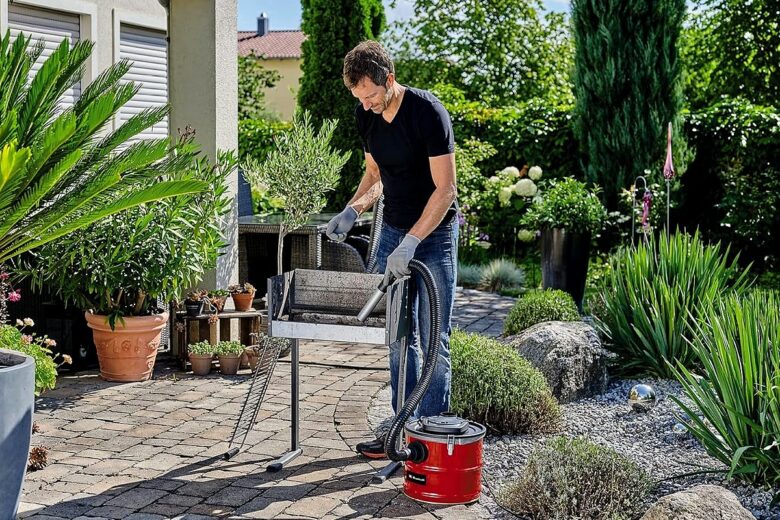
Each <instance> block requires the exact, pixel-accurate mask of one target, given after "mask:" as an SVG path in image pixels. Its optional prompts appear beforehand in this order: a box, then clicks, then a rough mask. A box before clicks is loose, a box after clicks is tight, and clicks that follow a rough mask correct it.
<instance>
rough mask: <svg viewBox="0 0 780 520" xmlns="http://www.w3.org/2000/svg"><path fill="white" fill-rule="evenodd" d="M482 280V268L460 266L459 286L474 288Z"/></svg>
mask: <svg viewBox="0 0 780 520" xmlns="http://www.w3.org/2000/svg"><path fill="white" fill-rule="evenodd" d="M480 280H482V268H481V267H480V266H478V265H471V264H458V285H461V286H463V287H469V288H474V287H477V286H478V285H479V282H480Z"/></svg>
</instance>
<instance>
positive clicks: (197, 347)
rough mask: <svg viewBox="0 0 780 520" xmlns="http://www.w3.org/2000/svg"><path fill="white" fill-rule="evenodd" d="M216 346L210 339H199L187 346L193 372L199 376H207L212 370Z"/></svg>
mask: <svg viewBox="0 0 780 520" xmlns="http://www.w3.org/2000/svg"><path fill="white" fill-rule="evenodd" d="M215 350H216V348H215V347H214V345H212V344H211V343H209V342H208V341H199V342H197V343H193V344H192V345H189V346H188V347H187V352H188V353H189V358H190V364H191V365H192V373H193V374H195V375H197V376H206V375H208V374H209V372H211V362H212V360H213V359H214V351H215Z"/></svg>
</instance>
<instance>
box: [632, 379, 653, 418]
mask: <svg viewBox="0 0 780 520" xmlns="http://www.w3.org/2000/svg"><path fill="white" fill-rule="evenodd" d="M655 403H656V398H655V390H653V387H652V386H650V385H634V386H632V387H631V390H630V391H629V392H628V404H629V405H631V408H632V409H633V410H636V411H637V412H646V411H648V410H650V409H651V408H652V407H653V406H655Z"/></svg>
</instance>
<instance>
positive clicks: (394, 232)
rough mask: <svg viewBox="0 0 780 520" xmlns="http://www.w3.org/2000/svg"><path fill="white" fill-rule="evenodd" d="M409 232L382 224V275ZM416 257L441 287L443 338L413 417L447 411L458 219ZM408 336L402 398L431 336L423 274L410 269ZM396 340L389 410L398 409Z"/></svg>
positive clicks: (426, 242) (392, 349) (379, 259)
mask: <svg viewBox="0 0 780 520" xmlns="http://www.w3.org/2000/svg"><path fill="white" fill-rule="evenodd" d="M407 232H408V230H403V229H398V228H395V227H393V226H391V225H389V224H387V223H383V224H382V233H381V235H380V237H379V249H378V251H377V268H378V272H380V273H384V272H385V268H386V266H387V257H388V256H390V253H392V252H393V250H394V249H395V248H396V247H397V246H398V244H400V243H401V241H402V240H403V238H404V236H406V233H407ZM414 258H415V259H417V260H419V261H421V262H422V263H424V264H425V265H426V266H427V267H428V269H430V271H431V274H432V275H433V279H434V282H435V283H436V286H437V288H438V291H439V298H440V302H439V304H440V306H441V341H440V345H439V357H438V360H437V362H436V369H435V371H434V375H433V379H432V380H431V385H430V386H429V387H428V391H427V392H426V394H425V396H424V397H423V399H422V401H421V402H420V404H419V406H418V408H417V410H416V412H415V414H414V417H430V416H433V415H439V414H441V413H442V412H446V411H449V408H450V384H451V381H452V364H451V362H450V334H451V333H452V323H451V318H452V306H453V303H454V300H455V282H456V273H457V268H458V219H457V218H454V217H453V218H450V219H449V220H448V221H445V222H443V223H442V224H440V225H439V227H437V228H436V229H435V230H434V231H433V233H431V234H430V235H428V236H427V237H426V238H425V240H423V241H422V242H421V243H420V245H418V246H417V249H416V251H415V254H414ZM412 279H413V283H412V293H411V297H412V335H411V337H410V338H409V342H408V347H409V349H408V355H407V358H406V359H407V363H406V398H407V399H408V398H409V394H411V393H412V390H414V386H415V385H416V384H417V380H418V379H419V377H420V375H421V374H420V372H421V370H422V365H423V363H424V362H425V356H426V354H427V347H428V344H429V336H430V323H431V314H430V307H429V305H428V294H427V292H426V291H425V287H424V285H423V280H422V277H421V276H420V275H418V274H416V273H415V272H414V271H413V272H412ZM400 346H401V345H400V343H395V344H393V345H390V382H391V385H392V389H393V410H394V411H396V412H397V411H398V409H397V403H396V397H397V386H398V370H399V365H400V363H399V354H400Z"/></svg>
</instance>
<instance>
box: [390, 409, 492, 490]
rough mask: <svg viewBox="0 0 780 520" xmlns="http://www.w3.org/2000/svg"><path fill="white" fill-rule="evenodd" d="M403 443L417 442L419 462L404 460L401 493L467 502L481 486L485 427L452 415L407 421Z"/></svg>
mask: <svg viewBox="0 0 780 520" xmlns="http://www.w3.org/2000/svg"><path fill="white" fill-rule="evenodd" d="M405 430H406V443H407V446H408V445H410V444H412V443H419V444H422V445H423V446H424V452H425V454H426V456H425V459H424V460H422V461H421V462H413V461H412V460H407V461H405V462H404V493H405V494H406V496H408V497H409V498H412V499H414V500H419V501H420V502H430V503H433V504H468V503H469V502H474V501H475V500H477V499H478V498H479V495H480V492H481V488H482V440H483V438H484V437H485V427H484V426H483V425H481V424H478V423H475V422H469V421H467V420H465V419H461V418H460V417H455V416H452V415H438V416H435V417H423V418H422V419H418V420H412V421H409V422H408V423H406V427H405Z"/></svg>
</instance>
